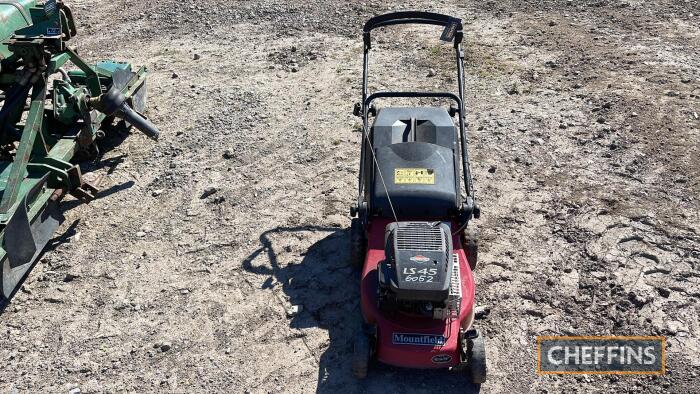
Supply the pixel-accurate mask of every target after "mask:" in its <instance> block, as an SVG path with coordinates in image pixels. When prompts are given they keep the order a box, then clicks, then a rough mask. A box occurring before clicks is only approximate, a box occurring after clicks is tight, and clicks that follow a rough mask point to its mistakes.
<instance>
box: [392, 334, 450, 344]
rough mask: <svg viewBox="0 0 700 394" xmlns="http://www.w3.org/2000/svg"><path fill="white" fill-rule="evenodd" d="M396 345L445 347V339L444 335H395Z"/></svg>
mask: <svg viewBox="0 0 700 394" xmlns="http://www.w3.org/2000/svg"><path fill="white" fill-rule="evenodd" d="M393 342H394V345H423V346H443V345H444V344H445V337H444V336H442V335H427V334H404V333H398V332H395V333H394V337H393Z"/></svg>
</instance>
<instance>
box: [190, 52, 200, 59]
mask: <svg viewBox="0 0 700 394" xmlns="http://www.w3.org/2000/svg"><path fill="white" fill-rule="evenodd" d="M201 58H202V56H200V55H199V53H195V54H194V56H192V59H194V60H199V59H201Z"/></svg>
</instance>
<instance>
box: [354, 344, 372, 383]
mask: <svg viewBox="0 0 700 394" xmlns="http://www.w3.org/2000/svg"><path fill="white" fill-rule="evenodd" d="M371 357H372V351H371V348H370V343H369V338H368V337H367V335H366V334H365V333H360V334H357V336H356V337H355V343H354V346H353V352H352V374H353V376H355V378H357V379H364V378H366V377H367V370H368V369H369V362H370V359H371Z"/></svg>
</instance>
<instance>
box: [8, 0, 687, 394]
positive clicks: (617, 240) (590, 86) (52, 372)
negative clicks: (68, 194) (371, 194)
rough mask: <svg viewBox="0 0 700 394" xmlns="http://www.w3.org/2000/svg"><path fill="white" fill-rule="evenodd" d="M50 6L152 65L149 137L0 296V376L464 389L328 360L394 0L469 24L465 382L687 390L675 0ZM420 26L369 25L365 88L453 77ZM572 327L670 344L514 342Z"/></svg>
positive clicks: (115, 162) (148, 386) (683, 77)
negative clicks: (559, 353)
mask: <svg viewBox="0 0 700 394" xmlns="http://www.w3.org/2000/svg"><path fill="white" fill-rule="evenodd" d="M69 4H70V5H71V6H72V7H73V9H74V13H75V14H76V16H77V18H78V23H79V27H80V30H81V31H80V36H79V37H78V39H77V40H76V42H72V45H74V46H76V47H77V48H78V49H79V50H80V52H81V54H82V55H83V56H85V57H86V58H89V59H93V60H98V59H102V58H116V59H119V60H128V61H131V62H133V63H134V64H143V65H147V66H148V67H149V69H150V71H151V74H150V79H149V96H150V108H149V111H148V115H149V116H150V118H151V119H152V120H153V121H154V123H156V124H158V125H159V126H160V128H161V131H162V139H161V141H159V142H158V143H152V142H150V141H149V140H147V139H146V138H145V137H144V136H142V135H139V134H133V135H131V136H129V137H128V138H127V139H126V140H125V141H124V142H123V143H121V144H120V145H118V146H116V147H114V148H113V149H111V150H109V151H108V152H107V153H106V154H105V156H104V157H103V158H102V159H101V160H100V161H98V162H96V163H92V164H88V165H86V169H88V170H93V171H94V172H95V173H96V174H104V175H105V181H104V182H103V184H102V187H103V188H104V191H103V192H102V197H103V198H101V199H99V200H97V201H95V202H94V203H92V204H90V205H79V204H77V203H75V202H71V201H67V203H66V204H65V209H66V211H65V216H66V221H65V223H64V224H63V226H62V227H61V230H60V232H59V234H58V235H57V238H56V239H55V240H54V242H52V244H51V246H50V248H49V249H48V250H47V252H46V253H45V254H44V256H43V258H42V259H41V261H40V263H39V264H37V266H36V267H35V269H34V270H33V272H32V273H31V275H30V276H29V277H28V279H27V280H26V282H25V284H24V286H23V287H22V289H21V291H19V292H18V294H17V295H16V296H15V298H14V299H13V300H12V302H11V303H10V304H9V305H7V306H6V307H5V308H4V310H3V311H2V312H1V314H0V362H1V363H2V368H1V369H0V392H22V393H24V392H67V391H69V390H75V389H76V388H78V389H79V390H80V391H82V392H85V393H88V392H116V391H129V392H143V391H146V392H153V391H165V392H178V393H180V392H221V391H224V392H255V393H257V392H278V391H280V392H309V391H314V390H316V391H319V392H338V391H341V392H387V391H391V392H472V391H477V390H479V388H477V387H473V386H471V385H470V384H469V383H468V382H467V380H466V378H464V377H463V376H460V375H458V374H455V373H449V372H416V371H405V370H400V369H395V368H389V367H385V366H378V367H377V368H375V369H374V370H372V372H371V373H370V376H369V378H368V379H367V380H366V381H362V382H358V381H355V380H354V379H353V378H352V376H351V374H350V365H349V360H350V353H351V338H352V335H353V331H354V329H355V327H356V326H357V322H358V319H359V302H358V296H359V294H358V293H359V281H358V278H357V273H355V272H353V271H352V269H351V268H350V266H349V255H348V251H347V248H348V244H349V242H348V232H347V230H346V228H347V227H348V226H349V223H350V220H349V217H348V208H349V206H350V204H351V202H352V201H353V200H354V198H355V187H356V172H357V170H356V169H357V163H358V151H359V140H360V136H359V134H358V133H357V132H356V131H357V127H358V125H359V123H358V120H357V119H356V118H354V117H353V116H352V115H351V110H352V104H353V103H354V102H355V101H357V100H358V99H359V96H360V85H359V84H360V77H361V51H362V46H361V37H360V34H359V32H360V29H361V26H362V24H363V23H364V21H365V20H366V19H367V18H369V17H370V16H372V15H374V14H378V13H381V12H384V11H387V10H398V9H419V10H431V11H438V12H444V13H448V14H453V15H456V16H459V17H461V18H463V19H464V21H465V22H466V25H465V35H466V44H465V49H466V53H467V81H466V83H467V92H468V99H467V105H468V108H469V116H468V119H469V123H470V133H471V134H470V135H471V148H470V151H471V154H472V160H473V163H472V166H473V171H474V175H475V184H476V186H477V188H478V196H479V199H480V204H481V208H482V211H483V214H482V219H481V220H480V221H476V222H475V225H476V228H477V229H478V231H479V233H480V239H481V250H480V259H481V268H480V269H479V270H478V271H477V272H476V281H477V286H478V288H477V303H478V304H479V305H482V306H483V307H485V308H486V309H487V310H488V311H489V313H488V314H487V315H486V316H485V317H484V318H482V319H481V320H478V321H477V325H478V326H479V327H481V328H482V329H483V331H484V332H485V333H486V336H487V352H488V357H489V361H488V366H489V381H488V382H487V383H486V384H484V385H482V387H481V388H480V389H481V390H483V391H484V392H564V391H566V392H609V391H613V390H615V391H620V392H677V393H690V392H698V390H699V388H698V387H699V386H700V378H699V377H698V370H700V368H699V367H700V361H699V360H700V344H699V341H698V338H699V337H700V323H699V321H700V316H699V315H700V311H699V306H698V300H699V299H700V285H699V283H700V274H698V268H699V267H700V247H699V246H698V245H700V224H699V223H700V202H699V200H698V198H697V196H698V194H699V193H700V181H699V180H700V174H699V172H698V171H699V169H700V160H698V147H699V144H698V138H699V134H700V120H699V119H698V118H699V115H698V113H700V83H699V78H700V66H699V65H700V52H698V50H697V48H698V47H700V23H698V14H700V5H699V3H698V2H697V1H694V0H686V1H681V0H650V1H618V0H596V1H589V0H576V1H571V0H568V1H564V0H553V1H548V2H541V1H536V0H522V1H499V2H496V1H467V2H463V1H456V0H446V1H443V2H441V3H440V5H435V4H434V3H433V2H428V1H406V2H395V1H384V2H379V1H365V2H343V1H338V0H307V1H304V2H287V1H281V0H260V1H232V2H220V1H214V0H200V1H194V0H185V1H175V0H164V1H155V0H145V1H139V2H134V1H124V0H115V1H110V2H107V1H101V0H100V1H94V0H93V1H88V0H73V1H70V2H69ZM438 37H439V31H435V30H434V29H430V28H391V29H388V30H387V31H386V32H383V33H380V34H379V35H378V42H377V45H376V48H377V49H378V51H377V54H376V55H375V56H374V58H373V64H372V70H374V73H373V77H372V79H371V85H372V87H373V88H375V89H377V88H392V87H396V88H399V87H403V88H406V87H416V88H423V89H429V88H433V89H437V88H440V87H451V86H454V83H455V80H454V77H453V73H452V71H453V65H452V62H451V57H450V56H449V49H450V48H449V46H448V47H445V46H441V45H440V44H439V41H438ZM430 69H434V70H435V71H436V75H435V76H433V77H430V78H428V77H426V75H427V74H428V73H429V70H430ZM122 137H123V136H122ZM108 142H109V141H108ZM112 142H115V141H112ZM205 195H206V196H205ZM293 305H301V306H302V309H301V311H300V312H298V313H291V312H293V311H291V310H290V308H291V306H293ZM575 334H578V335H596V334H597V335H611V334H612V335H632V334H634V335H664V336H667V338H668V342H667V343H668V349H667V350H668V374H667V375H666V376H663V377H627V376H622V377H618V376H602V377H600V376H585V377H580V376H579V377H568V376H567V377H551V376H549V377H538V376H537V375H536V374H535V364H536V353H535V351H536V339H535V338H536V336H537V335H575Z"/></svg>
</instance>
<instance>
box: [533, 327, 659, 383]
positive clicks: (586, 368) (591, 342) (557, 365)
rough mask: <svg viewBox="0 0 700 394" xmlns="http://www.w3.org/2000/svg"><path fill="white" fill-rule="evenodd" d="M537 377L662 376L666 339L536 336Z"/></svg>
mask: <svg viewBox="0 0 700 394" xmlns="http://www.w3.org/2000/svg"><path fill="white" fill-rule="evenodd" d="M537 373H538V374H619V375H634V374H636V375H663V374H665V373H666V338H664V337H642V336H632V337H614V336H605V337H594V336H581V337H537Z"/></svg>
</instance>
